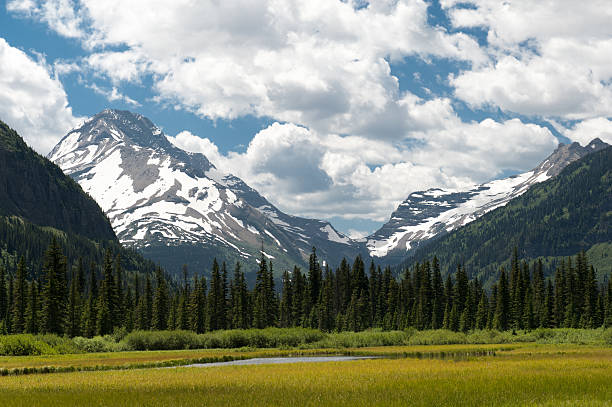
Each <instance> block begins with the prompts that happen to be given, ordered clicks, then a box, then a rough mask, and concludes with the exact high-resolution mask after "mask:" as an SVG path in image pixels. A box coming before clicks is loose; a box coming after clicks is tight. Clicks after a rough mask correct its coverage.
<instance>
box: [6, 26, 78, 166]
mask: <svg viewBox="0 0 612 407" xmlns="http://www.w3.org/2000/svg"><path fill="white" fill-rule="evenodd" d="M50 70H51V68H50V67H49V66H47V65H46V63H45V62H44V61H43V60H41V61H34V60H33V59H32V58H30V57H29V56H28V55H26V53H24V52H23V51H21V50H19V49H17V48H14V47H11V46H10V45H9V44H8V43H7V42H6V41H5V40H4V39H3V38H0V120H2V121H4V122H5V123H7V124H8V125H9V126H11V127H12V128H14V129H15V130H16V131H17V132H18V133H19V134H20V135H21V136H22V137H23V138H24V139H25V141H26V142H27V143H28V144H29V145H30V146H31V147H32V148H34V149H35V150H36V151H38V152H39V153H41V154H43V155H44V154H47V153H48V152H49V151H50V150H51V149H52V148H53V146H55V144H56V143H57V142H58V141H59V140H60V139H61V138H62V137H63V136H64V135H65V134H66V133H67V132H68V130H69V129H70V128H72V127H73V126H75V125H76V124H77V122H78V120H79V119H78V118H75V117H74V115H73V114H72V109H71V107H70V106H69V105H68V99H67V97H66V92H65V91H64V88H63V86H62V84H61V83H60V81H59V80H58V79H56V78H55V77H53V76H52V74H51V72H50Z"/></svg>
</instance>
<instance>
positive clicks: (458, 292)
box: [0, 240, 612, 337]
mask: <svg viewBox="0 0 612 407" xmlns="http://www.w3.org/2000/svg"><path fill="white" fill-rule="evenodd" d="M510 264H511V266H510V268H509V269H508V270H505V269H503V268H502V269H500V271H499V275H498V278H497V281H496V282H495V283H494V284H493V286H492V288H491V289H490V290H486V289H485V288H483V286H482V284H481V282H480V281H478V279H469V278H468V271H467V270H466V269H465V267H464V266H462V265H457V266H456V267H457V268H456V272H455V273H454V274H453V275H447V276H446V277H445V278H444V277H443V274H442V273H441V265H440V264H439V262H438V261H437V259H436V258H434V259H433V260H432V261H426V262H424V263H420V264H415V265H414V266H413V267H411V268H409V269H406V270H404V271H403V272H402V273H400V275H399V276H395V275H393V273H392V271H391V269H390V268H385V269H384V270H383V269H381V268H380V267H378V266H376V265H375V264H374V263H373V262H372V263H370V264H369V265H368V264H365V263H364V261H363V260H362V259H361V258H360V257H357V258H355V259H354V260H353V262H352V263H349V261H347V260H343V261H342V262H341V264H340V265H339V266H338V267H337V268H336V269H332V268H331V267H330V266H329V265H325V266H322V265H321V263H320V262H319V260H318V259H317V255H316V251H315V249H313V251H312V253H311V255H310V261H309V269H308V270H304V271H302V270H300V269H299V268H297V267H295V268H294V269H293V270H292V271H285V272H284V273H282V278H281V281H280V283H278V282H275V278H274V270H273V264H272V263H271V262H269V261H267V259H266V257H265V256H263V255H262V257H261V259H260V260H259V271H258V272H257V276H256V281H255V284H254V287H249V286H248V285H247V282H246V278H245V274H244V272H243V271H242V269H241V266H240V264H239V263H237V264H236V265H234V266H233V268H232V269H230V268H229V267H228V266H227V265H226V264H225V263H223V264H218V263H217V261H216V260H214V261H213V264H212V270H211V272H210V276H211V277H210V281H207V279H206V278H204V277H200V276H199V275H198V273H191V272H190V271H189V270H187V268H186V267H184V268H183V272H182V277H181V278H179V279H174V280H172V279H170V278H169V277H168V276H167V275H166V274H165V273H164V272H163V271H162V269H161V268H157V269H156V271H155V272H154V273H137V272H130V273H127V272H125V271H124V270H123V267H122V262H121V258H120V254H119V255H117V256H114V255H113V254H112V253H111V251H110V250H107V251H106V254H105V256H104V260H103V262H102V264H96V263H94V262H91V263H90V264H85V263H84V261H83V260H82V259H78V260H76V261H75V262H74V264H68V261H67V258H66V256H65V255H64V253H63V249H62V247H61V246H60V245H59V244H58V243H57V241H56V240H53V241H52V243H51V244H50V245H49V247H48V248H47V250H46V251H45V254H44V261H43V268H42V273H40V275H38V276H36V277H34V276H32V274H31V273H30V272H29V270H28V268H27V266H26V262H25V260H24V258H23V257H22V258H21V259H20V261H19V262H18V263H17V264H16V265H15V267H14V270H11V269H10V267H6V266H4V267H2V268H0V316H1V322H0V329H1V333H5V334H6V333H32V334H37V333H52V334H58V335H67V336H70V337H75V336H85V337H92V336H95V335H105V334H110V333H112V332H113V331H114V330H116V329H118V328H121V329H124V330H125V331H128V332H129V331H132V330H168V329H177V330H178V329H180V330H192V331H194V332H197V333H202V332H206V331H215V330H221V329H247V328H266V327H281V328H285V327H305V328H316V329H320V330H322V331H326V332H332V331H362V330H365V329H368V328H381V329H383V330H397V329H406V328H414V329H417V330H425V329H441V328H444V329H449V330H452V331H463V332H467V331H470V330H474V329H495V330H499V331H505V330H530V329H534V328H539V327H544V328H557V327H566V328H597V327H601V326H604V327H609V326H612V282H611V281H610V280H609V279H608V280H607V281H605V282H603V283H600V282H598V281H597V279H596V271H595V269H594V268H593V267H592V266H590V265H589V262H588V259H587V257H586V255H585V254H584V252H580V253H578V254H577V255H576V256H574V257H568V258H566V259H565V260H564V261H563V262H562V263H561V265H560V266H559V267H558V268H557V269H556V270H555V271H554V273H553V274H552V275H551V276H550V277H549V278H546V277H545V275H547V274H548V273H545V270H544V267H543V265H542V262H541V261H535V262H534V263H532V264H528V263H526V262H525V261H521V260H520V259H519V258H518V256H517V250H516V249H515V250H514V253H513V255H512V256H511V261H510ZM7 268H9V269H7ZM177 280H178V281H177Z"/></svg>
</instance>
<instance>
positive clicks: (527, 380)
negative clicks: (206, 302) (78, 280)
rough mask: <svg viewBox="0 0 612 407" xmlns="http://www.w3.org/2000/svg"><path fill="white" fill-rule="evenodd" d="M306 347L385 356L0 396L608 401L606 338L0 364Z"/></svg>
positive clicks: (16, 383)
mask: <svg viewBox="0 0 612 407" xmlns="http://www.w3.org/2000/svg"><path fill="white" fill-rule="evenodd" d="M314 354H319V355H320V354H350V355H381V356H387V357H388V358H385V359H370V360H356V361H349V362H346V361H344V362H323V363H300V364H277V365H253V366H217V367H207V368H198V367H177V368H175V369H159V368H143V369H130V370H108V371H77V372H66V373H51V374H38V373H35V374H20V375H10V376H4V377H0V405H2V406H38V405H45V406H47V405H58V406H59V405H143V406H168V405H180V406H201V405H215V406H216V405H231V406H236V405H244V406H247V405H274V406H279V405H295V406H303V405H312V406H314V405H316V406H321V405H338V406H351V407H354V406H361V405H364V406H365V405H398V406H399V405H410V406H426V405H436V406H466V405H469V406H476V405H507V406H514V405H517V406H519V405H541V406H559V405H562V406H570V405H576V406H585V405H586V406H608V405H612V386H611V385H610V383H612V347H609V346H607V347H606V346H593V345H544V344H533V343H529V344H504V345H495V344H492V345H442V346H392V347H372V348H359V349H342V350H339V349H308V350H278V349H276V350H275V349H266V350H246V351H241V350H187V351H155V352H115V353H105V354H84V355H52V356H26V357H3V358H0V368H15V367H21V368H24V367H31V368H34V367H38V368H40V367H41V366H64V367H69V366H72V367H75V368H78V367H81V368H83V367H86V366H89V367H97V368H105V366H106V368H111V367H114V368H117V367H119V368H122V367H125V366H126V365H129V364H132V367H134V366H135V365H134V364H135V363H140V364H143V363H147V362H149V363H159V362H161V361H166V362H168V361H175V362H176V361H181V360H182V361H186V360H194V359H198V358H223V357H224V356H225V357H226V358H251V357H271V356H289V355H314ZM406 356H409V357H406ZM211 360H212V359H211ZM183 364H184V363H183ZM26 373H27V371H26Z"/></svg>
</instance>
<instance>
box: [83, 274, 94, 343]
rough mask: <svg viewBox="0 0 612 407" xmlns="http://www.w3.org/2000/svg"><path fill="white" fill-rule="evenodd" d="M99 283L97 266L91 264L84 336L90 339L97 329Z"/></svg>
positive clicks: (84, 317) (84, 319)
mask: <svg viewBox="0 0 612 407" xmlns="http://www.w3.org/2000/svg"><path fill="white" fill-rule="evenodd" d="M97 298H98V283H97V279H96V266H95V264H93V263H92V264H91V267H90V272H89V291H88V295H87V301H86V302H85V306H84V309H83V318H82V321H83V335H85V336H86V337H88V338H91V337H92V336H94V335H95V334H96V328H97V324H98V321H97V315H98V312H97V309H96V305H97V303H98V299H97Z"/></svg>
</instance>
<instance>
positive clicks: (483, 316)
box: [475, 290, 489, 329]
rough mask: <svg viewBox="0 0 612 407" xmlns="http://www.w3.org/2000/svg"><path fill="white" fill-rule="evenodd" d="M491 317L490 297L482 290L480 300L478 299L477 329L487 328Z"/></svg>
mask: <svg viewBox="0 0 612 407" xmlns="http://www.w3.org/2000/svg"><path fill="white" fill-rule="evenodd" d="M488 318H489V299H488V298H487V294H486V293H485V292H484V290H483V291H482V294H480V300H479V301H478V310H477V311H476V321H475V328H476V329H486V327H487V319H488Z"/></svg>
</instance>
